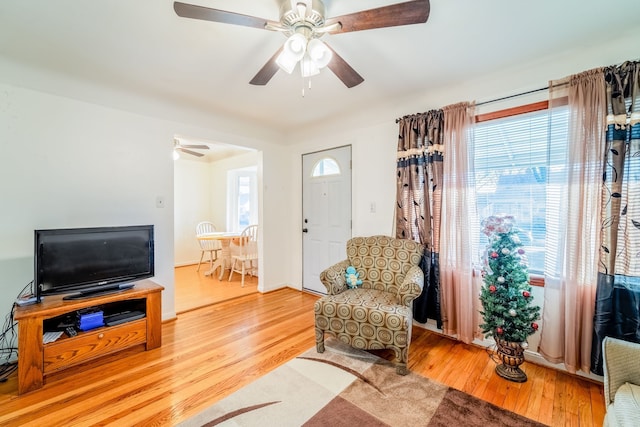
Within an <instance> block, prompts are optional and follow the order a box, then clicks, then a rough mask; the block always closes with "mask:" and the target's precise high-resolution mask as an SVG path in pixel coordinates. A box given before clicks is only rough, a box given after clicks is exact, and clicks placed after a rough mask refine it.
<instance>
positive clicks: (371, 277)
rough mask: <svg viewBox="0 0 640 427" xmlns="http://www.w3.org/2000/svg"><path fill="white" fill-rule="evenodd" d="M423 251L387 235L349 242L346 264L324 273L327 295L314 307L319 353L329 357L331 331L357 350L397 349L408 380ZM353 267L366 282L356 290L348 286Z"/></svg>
mask: <svg viewBox="0 0 640 427" xmlns="http://www.w3.org/2000/svg"><path fill="white" fill-rule="evenodd" d="M422 251H423V248H422V245H420V244H419V243H416V242H414V241H412V240H403V239H394V238H392V237H388V236H372V237H354V238H353V239H351V240H349V241H348V242H347V259H346V260H343V261H340V262H339V263H337V264H335V265H333V266H331V267H329V268H328V269H326V270H324V271H323V272H322V273H320V281H321V282H322V283H323V284H324V286H325V287H326V288H327V295H325V296H323V297H322V298H320V299H319V300H318V301H316V303H315V308H314V309H315V328H316V349H317V351H318V352H319V353H322V352H324V334H325V332H330V333H332V334H333V335H335V336H336V338H338V339H339V340H340V341H342V342H344V343H346V344H348V345H351V346H352V347H355V348H360V349H365V350H373V349H391V350H393V351H394V353H395V356H396V372H397V373H398V374H400V375H406V374H407V373H408V372H409V371H408V369H407V361H408V356H409V343H410V342H411V326H412V322H413V315H412V312H413V309H412V301H413V300H414V299H415V298H416V297H418V296H419V295H420V293H421V292H422V287H423V284H424V274H423V272H422V270H421V269H420V267H419V264H420V260H421V258H422ZM349 266H353V267H355V269H356V271H357V272H358V276H359V279H361V280H362V284H361V285H359V286H358V287H356V288H349V286H348V285H347V279H346V276H345V272H346V269H347V267H349Z"/></svg>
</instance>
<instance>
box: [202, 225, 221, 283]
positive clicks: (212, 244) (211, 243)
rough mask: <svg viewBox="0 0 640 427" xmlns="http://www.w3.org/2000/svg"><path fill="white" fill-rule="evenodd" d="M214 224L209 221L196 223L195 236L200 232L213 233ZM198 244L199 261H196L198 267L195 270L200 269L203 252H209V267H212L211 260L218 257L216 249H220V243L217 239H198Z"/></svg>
mask: <svg viewBox="0 0 640 427" xmlns="http://www.w3.org/2000/svg"><path fill="white" fill-rule="evenodd" d="M215 232H216V226H215V225H213V223H212V222H210V221H202V222H200V223H198V225H196V238H198V236H201V235H202V234H207V233H215ZM198 244H199V245H200V250H201V253H200V261H199V262H198V268H197V269H196V271H200V264H202V260H203V259H204V255H205V253H208V254H209V268H211V267H213V262H214V261H215V260H216V259H218V251H221V250H222V245H221V244H220V242H219V241H218V240H200V239H198Z"/></svg>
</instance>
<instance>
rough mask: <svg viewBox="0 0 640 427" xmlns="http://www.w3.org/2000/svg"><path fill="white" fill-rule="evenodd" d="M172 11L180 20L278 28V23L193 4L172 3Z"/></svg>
mask: <svg viewBox="0 0 640 427" xmlns="http://www.w3.org/2000/svg"><path fill="white" fill-rule="evenodd" d="M173 10H175V11H176V14H178V16H180V17H182V18H192V19H201V20H203V21H212V22H222V23H224V24H232V25H242V26H244V27H253V28H260V29H263V30H264V29H265V27H266V26H267V24H270V25H274V26H279V25H280V23H279V22H275V21H270V20H268V19H262V18H256V17H255V16H249V15H242V14H240V13H234V12H227V11H225V10H219V9H211V8H209V7H204V6H197V5H194V4H187V3H181V2H179V1H176V2H173Z"/></svg>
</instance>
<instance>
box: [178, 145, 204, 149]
mask: <svg viewBox="0 0 640 427" xmlns="http://www.w3.org/2000/svg"><path fill="white" fill-rule="evenodd" d="M180 147H181V148H195V149H196V150H208V149H209V146H208V145H204V144H202V145H200V144H180Z"/></svg>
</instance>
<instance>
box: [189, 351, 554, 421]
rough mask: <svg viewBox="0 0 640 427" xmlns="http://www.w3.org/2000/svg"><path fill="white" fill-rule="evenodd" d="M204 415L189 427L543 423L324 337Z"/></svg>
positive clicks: (194, 418) (191, 419)
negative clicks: (321, 344) (319, 347)
mask: <svg viewBox="0 0 640 427" xmlns="http://www.w3.org/2000/svg"><path fill="white" fill-rule="evenodd" d="M325 345H326V350H325V352H324V353H322V354H320V353H317V352H316V350H315V348H312V349H310V350H308V351H306V352H305V353H303V354H302V355H300V356H298V357H297V358H295V359H293V360H291V361H289V362H287V363H286V364H284V365H282V366H280V367H279V368H277V369H275V370H274V371H272V372H270V373H268V374H267V375H265V376H263V377H261V378H259V379H258V380H256V381H254V382H253V383H251V384H249V385H247V386H246V387H244V388H242V389H240V390H238V391H237V392H235V393H233V394H231V395H229V396H227V397H226V398H224V399H223V400H221V401H219V402H217V403H216V404H215V405H213V406H211V407H209V408H207V409H205V410H204V411H203V412H201V413H200V414H198V415H196V416H194V417H193V418H190V419H188V420H186V421H185V422H183V423H181V424H180V426H181V427H192V426H218V425H219V426H331V427H340V426H345V427H346V426H350V427H353V426H367V427H369V426H447V427H462V426H483V427H487V426H491V427H497V426H510V427H514V426H518V427H521V426H542V425H543V424H540V423H537V422H535V421H532V420H530V419H528V418H524V417H522V416H520V415H518V414H515V413H513V412H510V411H507V410H504V409H502V408H499V407H497V406H495V405H492V404H490V403H487V402H484V401H482V400H479V399H477V398H475V397H473V396H470V395H468V394H466V393H463V392H460V391H457V390H454V389H452V388H450V387H447V386H445V385H442V384H439V383H437V382H434V381H431V380H429V379H427V378H424V377H422V376H420V375H417V374H414V373H410V374H409V375H406V376H400V375H397V374H396V371H395V368H394V367H393V366H392V365H391V364H390V362H388V361H386V360H384V359H381V358H379V357H377V356H375V355H372V354H370V353H368V352H365V351H360V350H356V349H353V348H351V347H348V346H346V345H343V344H342V343H340V342H339V341H336V340H333V339H329V340H326V344H325Z"/></svg>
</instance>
